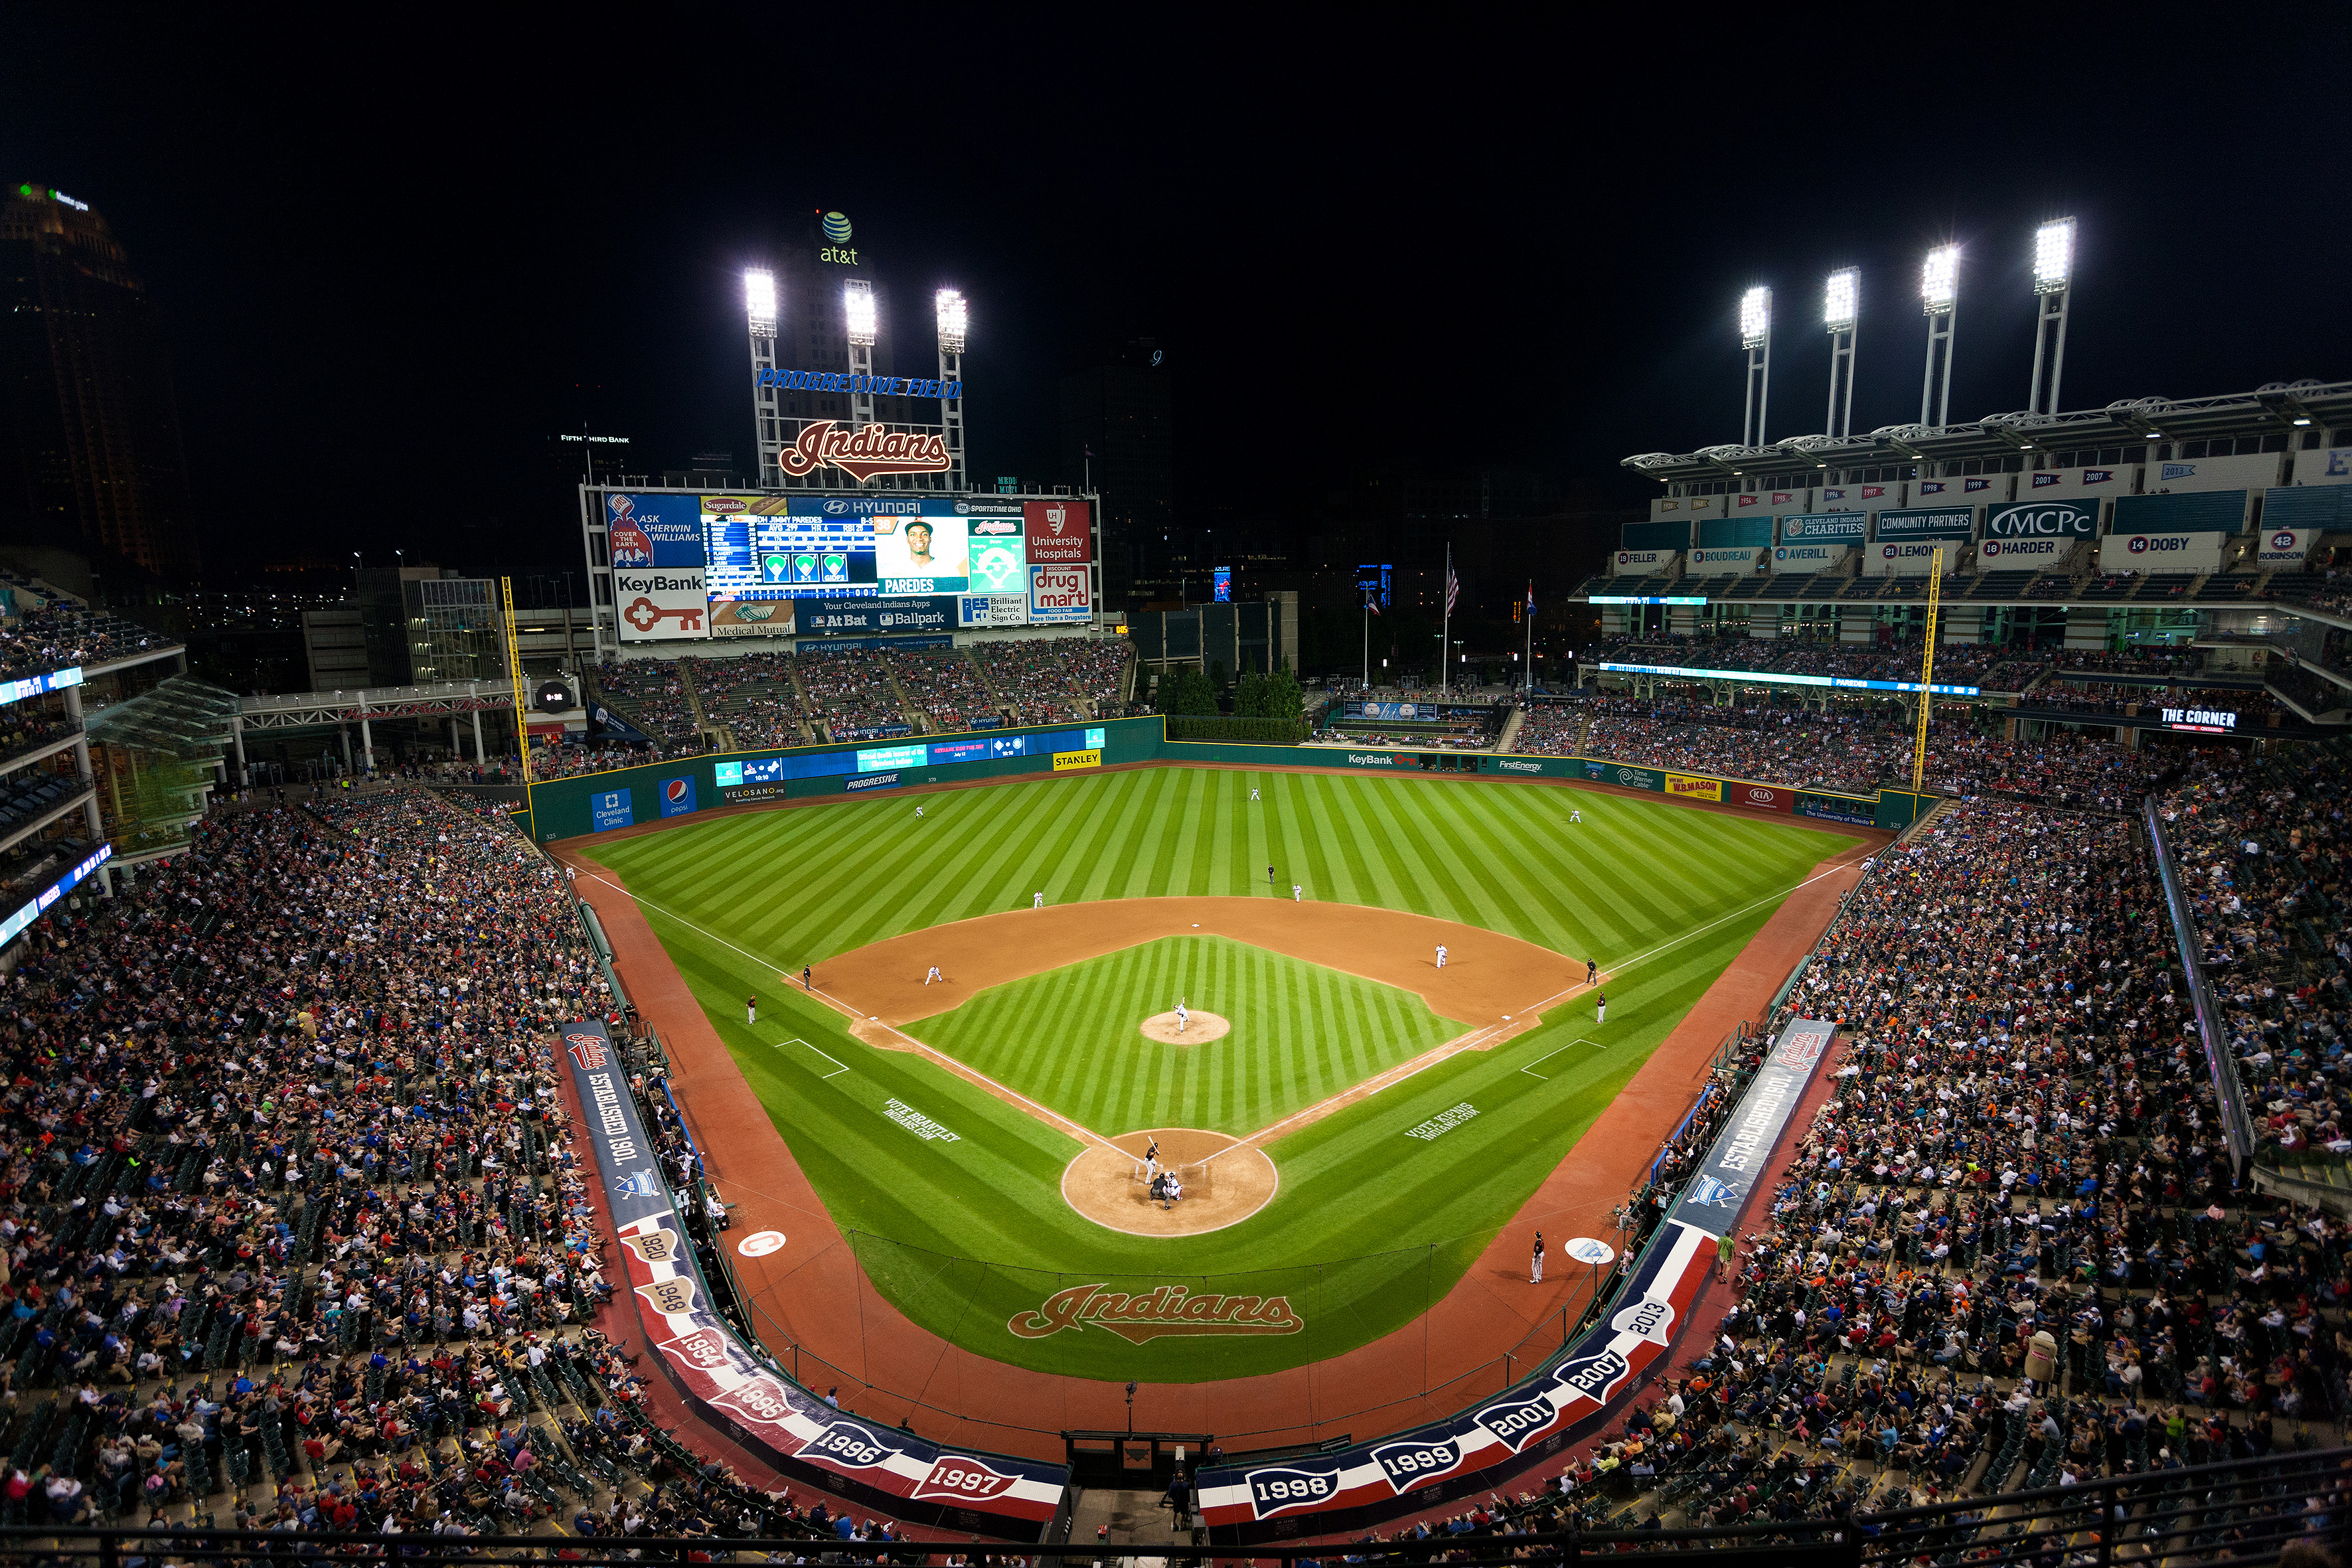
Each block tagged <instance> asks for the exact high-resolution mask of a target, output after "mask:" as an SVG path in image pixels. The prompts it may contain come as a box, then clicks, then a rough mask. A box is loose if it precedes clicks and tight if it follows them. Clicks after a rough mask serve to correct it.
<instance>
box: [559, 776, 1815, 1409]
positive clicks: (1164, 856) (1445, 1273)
mask: <svg viewBox="0 0 2352 1568" xmlns="http://www.w3.org/2000/svg"><path fill="white" fill-rule="evenodd" d="M1254 792H1255V798H1253V795H1254ZM918 805H920V806H921V807H922V808H923V815H922V816H920V817H918V816H916V809H917V807H918ZM1571 811H1575V812H1579V813H1580V814H1581V818H1582V820H1581V821H1580V822H1571V821H1570V813H1571ZM1855 847H1856V840H1855V839H1853V838H1852V837H1847V836H1845V835H1843V834H1840V833H1836V832H1831V831H1823V830H1822V829H1820V828H1817V827H1813V826H1796V825H1795V824H1794V823H1793V822H1790V821H1788V820H1785V819H1782V820H1765V819H1759V818H1757V817H1753V816H1737V815H1732V814H1727V813H1710V812H1705V811H1699V810H1694V809H1690V808H1688V807H1685V806H1680V805H1674V804H1670V803H1666V802H1664V801H1658V800H1650V799H1639V798H1633V797H1631V796H1626V795H1612V794H1605V793H1600V792H1592V791H1586V790H1580V789H1561V788H1549V787H1541V786H1525V785H1513V784H1463V783H1459V782H1454V781H1448V780H1444V779H1432V778H1418V777H1410V776H1407V777H1381V776H1377V775H1336V774H1324V773H1276V772H1251V771H1244V770H1239V769H1234V770H1226V769H1209V768H1158V767H1155V768H1143V769H1136V770H1123V771H1118V772H1111V773H1096V774H1090V775H1081V776H1075V777H1065V778H1057V779H1052V780H1047V781H1038V782H1024V783H1017V784H1000V785H992V786H989V787H984V788H971V789H957V790H948V791H941V792H937V793H925V794H921V795H912V796H908V795H895V796H893V795H879V796H866V797H860V798H857V799H855V800H846V801H843V802H840V803H838V804H824V805H813V806H805V807H795V808H793V809H791V810H785V811H772V812H753V813H746V814H740V815H732V816H723V817H719V818H715V819H705V820H702V821H699V822H695V823H692V824H689V825H682V826H674V827H667V828H662V829H660V830H659V831H652V832H644V833H641V834H639V835H636V836H634V837H615V838H612V839H609V840H599V841H597V842H596V843H594V844H593V846H589V847H585V848H586V851H587V853H589V854H590V855H591V856H592V857H593V859H592V860H591V861H590V862H589V865H588V868H587V869H585V870H583V877H591V876H594V877H609V879H611V881H612V882H613V883H614V884H616V885H618V886H619V887H623V888H625V889H626V890H627V892H628V894H629V895H630V896H632V897H633V898H634V899H635V900H637V902H638V905H639V907H640V908H641V909H642V910H643V912H644V914H645V917H646V921H648V922H649V924H650V926H651V928H652V930H653V931H654V933H655V934H656V936H657V937H658V939H659V941H660V942H661V944H662V946H663V948H664V949H665V950H666V951H667V955H668V957H669V959H670V961H671V962H672V963H674V964H675V966H676V968H677V971H678V973H679V975H680V977H681V978H682V979H683V980H684V981H685V983H686V984H687V985H688V987H690V989H691V991H692V993H693V994H694V996H695V998H696V1000H697V1001H698V1002H699V1003H700V1005H701V1006H702V1009H703V1011H704V1012H705V1014H706V1015H707V1016H708V1018H709V1023H710V1025H711V1026H712V1027H713V1028H714V1029H715V1030H716V1031H717V1033H718V1035H719V1038H720V1039H721V1040H722V1041H723V1042H724V1043H725V1045H726V1047H727V1048H728V1050H729V1052H730V1053H731V1054H732V1055H733V1057H734V1058H735V1060H736V1062H737V1063H738V1065H739V1066H740V1068H741V1071H742V1076H743V1079H744V1080H745V1081H746V1082H747V1083H748V1084H749V1085H750V1087H751V1090H752V1092H753V1093H754V1094H756V1095H757V1096H758V1097H759V1099H760V1100H761V1104H762V1105H763V1106H764V1108H765V1110H766V1111H767V1114H768V1117H769V1118H770V1119H771V1120H772V1122H773V1124H774V1127H775V1130H776V1131H777V1132H778V1133H779V1134H781V1136H782V1139H783V1141H784V1142H785V1144H786V1145H787V1146H788V1147H789V1149H790V1151H791V1154H792V1157H793V1160H795V1161H796V1162H797V1163H799V1165H800V1166H801V1168H802V1169H803V1171H804V1172H805V1173H806V1176H807V1178H808V1180H809V1182H810V1183H811V1184H813V1186H814V1190H815V1192H816V1194H818V1195H819V1197H821V1199H822V1201H823V1203H824V1206H825V1209H826V1210H827V1211H828V1213H829V1215H830V1216H831V1220H832V1222H833V1223H834V1224H835V1225H836V1226H839V1228H840V1230H841V1232H842V1233H843V1234H844V1235H845V1237H846V1238H847V1242H848V1245H849V1246H850V1247H851V1248H853V1249H854V1250H855V1253H856V1259H857V1262H858V1263H859V1265H860V1266H861V1267H862V1268H863V1270H864V1272H865V1274H866V1278H867V1279H869V1280H870V1281H871V1283H872V1285H873V1287H874V1289H877V1291H879V1292H880V1294H881V1295H882V1296H883V1297H884V1298H886V1299H887V1301H888V1302H889V1303H890V1304H891V1305H892V1306H895V1307H896V1308H897V1309H898V1310H899V1311H900V1312H903V1313H904V1314H905V1315H906V1316H907V1317H908V1319H911V1320H913V1321H915V1322H917V1323H918V1324H919V1325H921V1326H922V1327H923V1328H925V1329H928V1330H929V1331H931V1332H933V1333H935V1334H937V1335H939V1336H940V1338H941V1339H943V1340H946V1341H948V1342H951V1343H953V1344H957V1345H960V1346H962V1347H964V1348H965V1349H968V1350H970V1351H972V1352H976V1353H978V1354H980V1355H982V1356H985V1357H990V1358H993V1359H995V1360H998V1361H1002V1362H1006V1363H1013V1364H1016V1365H1020V1366H1025V1367H1030V1368H1034V1369H1036V1370H1040V1371H1045V1372H1055V1373H1076V1374H1079V1375H1082V1376H1087V1377H1093V1378H1105V1379H1125V1378H1141V1379H1145V1380H1148V1381H1151V1382H1158V1383H1182V1382H1198V1381H1207V1380H1213V1379H1222V1378H1230V1377H1236V1376H1243V1375H1248V1374H1252V1373H1265V1372H1272V1371H1276V1370H1279V1369H1282V1368H1286V1367H1292V1366H1298V1365H1303V1364H1306V1363H1313V1362H1318V1361H1323V1360H1327V1359H1328V1358H1330V1357H1333V1356H1336V1355H1339V1354H1340V1353H1341V1352H1345V1351H1348V1350H1349V1349H1352V1348H1354V1347H1356V1346H1358V1345H1361V1344H1363V1343H1365V1342H1369V1341H1370V1340H1372V1339H1374V1338H1376V1337H1378V1336H1380V1335H1381V1334H1383V1333H1386V1332H1388V1331H1391V1330H1394V1329H1396V1328H1398V1327H1400V1326H1401V1325H1402V1324H1405V1323H1408V1322H1410V1321H1412V1320H1413V1319H1414V1318H1415V1317H1417V1316H1418V1315H1419V1314H1421V1313H1422V1312H1423V1310H1425V1309H1427V1308H1428V1307H1430V1306H1431V1305H1433V1303H1435V1302H1436V1301H1437V1300H1439V1299H1440V1298H1442V1297H1444V1295H1445V1293H1446V1292H1447V1291H1448V1290H1449V1289H1452V1288H1453V1286H1454V1284H1455V1282H1456V1281H1457V1280H1459V1279H1461V1278H1462V1276H1463V1273H1464V1271H1465V1268H1467V1267H1468V1266H1469V1264H1470V1263H1471V1261H1472V1260H1473V1259H1475V1258H1476V1257H1477V1256H1478V1254H1479V1253H1480V1251H1481V1249H1482V1248H1484V1247H1486V1244H1487V1243H1488V1241H1489V1240H1491V1239H1492V1238H1493V1237H1495V1235H1496V1233H1497V1231H1498V1230H1499V1229H1500V1228H1501V1227H1502V1226H1505V1225H1506V1224H1507V1222H1509V1221H1510V1220H1511V1219H1512V1218H1513V1217H1514V1216H1515V1215H1517V1212H1518V1210H1519V1209H1520V1207H1521V1206H1522V1205H1523V1204H1525V1203H1526V1201H1527V1200H1528V1196H1529V1194H1531V1193H1533V1192H1534V1190H1535V1188H1536V1186H1537V1185H1538V1183H1539V1182H1541V1181H1542V1179H1543V1178H1544V1177H1545V1176H1546V1175H1547V1174H1548V1173H1549V1172H1551V1171H1552V1169H1553V1168H1554V1167H1555V1166H1556V1165H1558V1164H1559V1162H1560V1160H1561V1159H1562V1158H1563V1156H1565V1155H1566V1153H1567V1152H1568V1151H1569V1150H1570V1148H1571V1147H1572V1146H1573V1145H1574V1144H1575V1142H1576V1141H1577V1140H1578V1138H1579V1137H1580V1135H1581V1134H1582V1133H1583V1132H1584V1131H1585V1130H1586V1129H1587V1128H1588V1127H1589V1126H1590V1125H1591V1122H1592V1121H1593V1119H1594V1118H1595V1117H1596V1116H1597V1115H1599V1113H1600V1112H1601V1110H1602V1109H1603V1108H1604V1107H1605V1106H1606V1105H1607V1104H1608V1103H1609V1101H1610V1100H1611V1099H1612V1097H1613V1096H1614V1095H1615V1094H1616V1093H1617V1092H1618V1090H1619V1089H1621V1088H1622V1086H1623V1085H1624V1084H1625V1083H1626V1081H1627V1080H1628V1079H1631V1078H1632V1077H1633V1074H1634V1072H1635V1071H1636V1070H1637V1069H1638V1068H1640V1067H1641V1066H1642V1064H1643V1061H1644V1060H1645V1059H1646V1058H1648V1057H1649V1055H1650V1053H1651V1052H1652V1051H1653V1050H1654V1048H1655V1047H1657V1045H1658V1044H1659V1042H1660V1041H1662V1040H1663V1039H1664V1038H1665V1037H1666V1036H1667V1035H1668V1034H1669V1033H1670V1032H1671V1031H1672V1030H1673V1028H1674V1026H1675V1024H1676V1023H1677V1022H1678V1021H1679V1020H1680V1019H1681V1018H1682V1017H1683V1016H1684V1015H1685V1012H1687V1011H1688V1010H1689V1008H1690V1006H1691V1005H1692V1004H1693V1003H1694V1002H1695V1001H1696V999H1697V997H1698V996H1699V995H1700V994H1701V993H1702V992H1703V991H1705V990H1706V986H1707V985H1708V984H1709V983H1710V982H1712V981H1713V980H1714V979H1715V977H1716V976H1717V974H1718V973H1721V971H1722V970H1723V969H1724V967H1725V966H1726V964H1727V963H1729V962H1730V960H1731V959H1732V958H1733V957H1734V956H1735V955H1736V954H1737V953H1738V952H1739V951H1740V949H1741V948H1742V947H1743V946H1744V945H1745V944H1746V943H1747V942H1748V939H1749V938H1750V937H1751V936H1752V935H1754V933H1755V932H1756V931H1757V930H1758V929H1759V927H1760V926H1762V925H1763V923H1764V922H1765V921H1767V920H1768V919H1769V917H1770V915H1771V914H1772V912H1773V910H1775V909H1776V908H1777V907H1778V906H1779V904H1780V902H1781V900H1783V899H1784V898H1786V897H1787V895H1789V894H1790V892H1791V891H1793V890H1794V889H1797V888H1798V887H1799V886H1800V885H1801V884H1803V883H1804V882H1805V881H1806V880H1807V879H1808V878H1810V877H1811V876H1813V875H1815V874H1816V868H1818V867H1820V866H1821V864H1822V862H1824V861H1827V860H1829V859H1831V858H1833V857H1836V856H1839V855H1841V854H1843V853H1846V852H1848V851H1851V850H1853V848H1855ZM1269 871H1271V875H1270V876H1269ZM1294 889H1296V890H1295V891H1294ZM1039 894H1043V895H1044V905H1043V907H1042V908H1039V907H1034V906H1035V905H1036V897H1037V895H1039ZM1441 946H1443V947H1444V948H1445V950H1446V960H1445V963H1444V965H1443V966H1442V967H1441V966H1440V965H1439V963H1438V961H1437V950H1438V949H1439V948H1440V947H1441ZM1588 963H1591V964H1593V965H1595V966H1596V967H1597V974H1596V976H1595V979H1596V982H1597V983H1596V984H1588V983H1587V973H1588V970H1587V964H1588ZM803 966H807V967H809V968H810V969H811V970H812V972H813V973H812V975H811V983H810V986H809V988H808V989H807V990H805V991H803V988H802V984H801V981H800V976H801V973H802V970H803ZM1604 995H1605V998H1606V1008H1607V1011H1606V1016H1605V1020H1604V1019H1603V1017H1602V1016H1601V1002H1602V999H1603V997H1604ZM752 996H756V997H757V998H758V1001H759V1011H758V1021H757V1022H756V1023H751V1022H750V1021H748V1019H747V1007H746V999H747V998H749V997H752ZM1180 1002H1181V1004H1182V1005H1184V1008H1185V1010H1186V1015H1187V1024H1186V1026H1185V1027H1184V1028H1183V1029H1182V1030H1181V1031H1178V1030H1177V1029H1176V1028H1175V1027H1174V1025H1173V1016H1174V1010H1175V1009H1176V1007H1177V1006H1178V1005H1179V1003H1180ZM694 1109H695V1108H694V1107H693V1106H692V1105H691V1104H689V1105H688V1113H689V1115H692V1114H693V1112H694ZM1155 1142H1156V1144H1157V1145H1158V1149H1159V1153H1160V1167H1161V1168H1164V1169H1167V1170H1170V1171H1172V1172H1173V1173H1176V1174H1177V1176H1178V1177H1179V1179H1180V1180H1181V1182H1182V1184H1183V1196H1182V1197H1181V1199H1177V1200H1175V1201H1172V1202H1169V1201H1165V1200H1164V1198H1160V1199H1156V1198H1155V1195H1154V1194H1153V1193H1152V1192H1151V1190H1150V1186H1149V1184H1148V1183H1147V1180H1146V1176H1147V1174H1148V1173H1149V1171H1150V1169H1151V1167H1150V1166H1148V1165H1147V1164H1146V1163H1144V1162H1145V1158H1146V1155H1147V1153H1148V1152H1149V1151H1150V1149H1151V1147H1152V1146H1153V1145H1154V1143H1155ZM729 1154H730V1151H729V1150H728V1149H726V1148H716V1149H713V1150H711V1151H710V1152H709V1158H710V1161H711V1163H712V1165H713V1167H714V1168H715V1169H716V1171H717V1172H718V1173H719V1177H720V1186H721V1189H722V1191H724V1190H725V1189H726V1179H727V1171H728V1165H729ZM1625 1195H1626V1194H1624V1193H1623V1192H1622V1191H1612V1192H1605V1193H1598V1192H1597V1193H1593V1194H1590V1197H1589V1200H1585V1199H1580V1201H1579V1202H1578V1203H1577V1204H1576V1205H1573V1208H1572V1210H1564V1211H1562V1212H1560V1213H1559V1215H1557V1216H1556V1223H1557V1228H1556V1229H1555V1228H1554V1225H1555V1217H1554V1216H1547V1217H1545V1218H1543V1219H1542V1220H1541V1221H1540V1223H1541V1224H1542V1225H1543V1227H1544V1228H1545V1229H1546V1230H1547V1231H1548V1232H1549V1233H1550V1234H1552V1235H1553V1236H1554V1237H1556V1238H1557V1239H1558V1240H1562V1241H1564V1240H1565V1238H1567V1237H1570V1236H1573V1235H1579V1234H1593V1233H1594V1232H1596V1231H1598V1232H1600V1233H1601V1234H1602V1235H1607V1234H1609V1233H1608V1231H1607V1228H1606V1226H1607V1219H1606V1216H1607V1215H1608V1213H1609V1211H1610V1209H1611V1208H1612V1207H1613V1206H1614V1205H1616V1204H1617V1203H1618V1202H1620V1201H1621V1200H1622V1198H1623V1197H1624V1196H1625ZM786 1228H787V1229H789V1226H787V1227H786ZM796 1245H798V1244H797V1243H796V1242H794V1241H793V1240H792V1239H791V1238H789V1237H788V1238H787V1240H786V1241H785V1242H784V1243H783V1244H782V1248H783V1250H782V1251H781V1252H780V1253H778V1254H777V1256H776V1257H774V1258H770V1259H765V1260H763V1264H762V1267H763V1268H769V1269H771V1270H773V1269H775V1268H783V1269H786V1270H789V1269H790V1268H793V1267H794V1254H793V1250H792V1248H793V1247H794V1246H796ZM1559 1264H1560V1260H1559V1258H1558V1256H1557V1255H1555V1266H1556V1267H1559Z"/></svg>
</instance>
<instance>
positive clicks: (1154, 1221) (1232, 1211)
mask: <svg viewBox="0 0 2352 1568" xmlns="http://www.w3.org/2000/svg"><path fill="white" fill-rule="evenodd" d="M1200 1021H1201V1015H1200V1014H1198V1013H1195V1014H1193V1015H1192V1022H1193V1023H1194V1025H1196V1026H1197V1025H1198V1024H1199V1023H1200ZM1223 1021H1224V1020H1223V1019H1222V1018H1221V1019H1219V1020H1218V1022H1219V1023H1221V1024H1222V1023H1223ZM1188 1032H1189V1031H1188ZM1155 1138H1156V1139H1158V1140H1159V1141H1160V1169H1162V1170H1168V1171H1173V1172H1175V1173H1176V1175H1177V1177H1178V1179H1179V1180H1181V1182H1182V1183H1183V1184H1184V1195H1183V1196H1182V1197H1181V1198H1179V1199H1178V1200H1177V1201H1176V1202H1175V1203H1174V1204H1172V1205H1170V1206H1169V1207H1167V1208H1161V1207H1160V1204H1159V1201H1158V1200H1157V1199H1155V1198H1153V1197H1152V1195H1151V1190H1150V1185H1149V1184H1148V1183H1147V1181H1146V1179H1145V1177H1144V1174H1143V1152H1144V1151H1145V1150H1147V1149H1149V1148H1150V1147H1151V1142H1152V1140H1153V1139H1155ZM1111 1142H1112V1144H1113V1145H1115V1147H1113V1148H1108V1149H1106V1148H1104V1147H1103V1146H1102V1145H1100V1144H1095V1145H1093V1146H1092V1147H1090V1148H1088V1149H1087V1151H1086V1152H1084V1153H1082V1154H1080V1155H1079V1156H1078V1157H1077V1158H1076V1159H1075V1160H1073V1161H1071V1162H1070V1163H1069V1165H1068V1166H1067V1168H1066V1169H1065V1170H1064V1171H1063V1172H1062V1199H1063V1201H1064V1202H1066V1203H1067V1204H1068V1205H1070V1206H1071V1207H1072V1208H1074V1209H1076V1210H1077V1211H1078V1213H1080V1214H1082V1215H1086V1217H1087V1218H1088V1219H1090V1220H1092V1221H1094V1222H1095V1223H1096V1224H1097V1225H1099V1226H1108V1228H1109V1229H1112V1230H1117V1231H1124V1232H1125V1233H1126V1234H1127V1235H1129V1236H1198V1235H1200V1234H1201V1233H1202V1232H1203V1231H1210V1230H1223V1229H1224V1228H1225V1226H1229V1225H1239V1224H1240V1223H1241V1222H1242V1221H1244V1220H1245V1219H1247V1218H1249V1216H1250V1215H1254V1214H1255V1213H1257V1211H1258V1210H1260V1209H1262V1208H1264V1207H1265V1205H1267V1203H1268V1202H1270V1201H1271V1200H1272V1199H1273V1197H1274V1192H1275V1189H1276V1187H1278V1186H1280V1185H1281V1184H1282V1178H1281V1176H1280V1174H1278V1173H1276V1170H1275V1168H1274V1161H1273V1160H1272V1159H1270V1158H1268V1157H1267V1155H1266V1152H1265V1150H1263V1149H1260V1148H1258V1147H1256V1146H1255V1144H1251V1145H1245V1146H1244V1145H1239V1144H1238V1143H1237V1142H1236V1140H1234V1139H1232V1138H1228V1137H1226V1136H1225V1135H1224V1134H1223V1133H1222V1132H1202V1131H1195V1130H1194V1129H1192V1128H1189V1127H1162V1128H1158V1129H1155V1130H1153V1131H1149V1132H1128V1133H1123V1134H1121V1135H1120V1136H1118V1137H1117V1138H1114V1139H1112V1140H1111Z"/></svg>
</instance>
